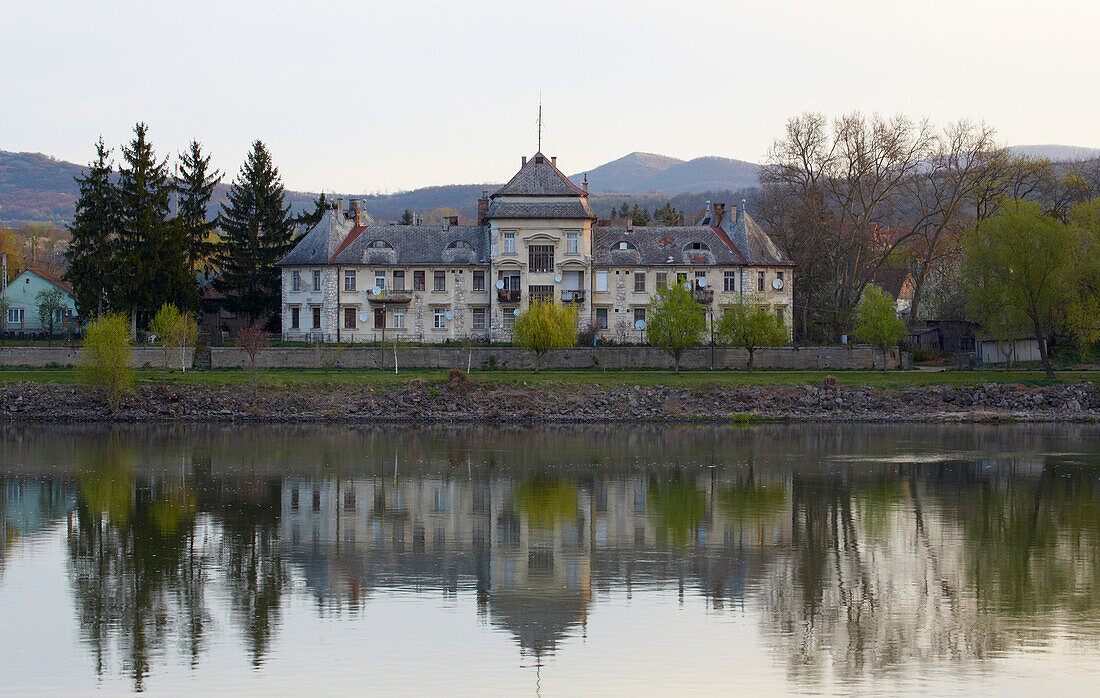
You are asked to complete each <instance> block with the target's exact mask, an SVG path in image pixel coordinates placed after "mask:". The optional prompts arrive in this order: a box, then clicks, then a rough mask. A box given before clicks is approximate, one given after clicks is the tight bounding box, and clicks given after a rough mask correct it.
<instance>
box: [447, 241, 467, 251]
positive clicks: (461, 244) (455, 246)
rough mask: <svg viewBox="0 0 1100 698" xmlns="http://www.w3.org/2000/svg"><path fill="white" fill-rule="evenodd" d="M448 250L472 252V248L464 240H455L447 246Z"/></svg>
mask: <svg viewBox="0 0 1100 698" xmlns="http://www.w3.org/2000/svg"><path fill="white" fill-rule="evenodd" d="M447 249H448V250H472V249H474V246H473V245H471V244H470V243H468V242H466V241H465V240H455V241H454V242H452V243H451V244H450V245H447Z"/></svg>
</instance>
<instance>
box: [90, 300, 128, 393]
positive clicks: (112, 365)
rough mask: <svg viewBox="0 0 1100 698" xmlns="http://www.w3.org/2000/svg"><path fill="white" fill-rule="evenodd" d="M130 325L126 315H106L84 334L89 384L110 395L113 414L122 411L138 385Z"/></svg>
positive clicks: (98, 319)
mask: <svg viewBox="0 0 1100 698" xmlns="http://www.w3.org/2000/svg"><path fill="white" fill-rule="evenodd" d="M129 324H130V323H129V319H128V318H127V317H126V316H125V315H121V314H118V313H112V314H106V315H101V316H100V317H98V318H97V319H95V320H94V321H92V322H91V324H89V325H88V327H87V330H86V331H85V333H84V344H83V348H84V360H83V371H84V375H85V377H86V379H87V380H88V382H89V383H91V384H92V385H97V386H100V387H102V388H103V389H104V390H105V391H106V394H107V404H108V405H109V406H110V408H111V410H112V411H113V410H117V409H118V405H119V401H121V400H122V396H123V395H124V394H125V393H126V391H127V390H129V388H130V385H131V384H132V383H133V381H134V372H133V369H131V368H130V328H129Z"/></svg>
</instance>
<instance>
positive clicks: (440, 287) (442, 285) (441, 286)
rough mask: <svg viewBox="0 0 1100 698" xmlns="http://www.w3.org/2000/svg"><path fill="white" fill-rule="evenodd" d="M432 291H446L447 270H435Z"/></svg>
mask: <svg viewBox="0 0 1100 698" xmlns="http://www.w3.org/2000/svg"><path fill="white" fill-rule="evenodd" d="M432 283H433V285H432V290H433V291H446V290H447V272H445V271H437V272H436V273H435V277H434V281H433V282H432Z"/></svg>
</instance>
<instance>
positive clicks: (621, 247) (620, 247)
mask: <svg viewBox="0 0 1100 698" xmlns="http://www.w3.org/2000/svg"><path fill="white" fill-rule="evenodd" d="M637 250H638V248H637V247H635V246H634V244H633V243H630V242H627V241H626V240H619V241H618V242H616V243H615V244H614V245H612V246H611V251H612V252H626V251H635V252H636V251H637Z"/></svg>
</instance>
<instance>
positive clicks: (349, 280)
mask: <svg viewBox="0 0 1100 698" xmlns="http://www.w3.org/2000/svg"><path fill="white" fill-rule="evenodd" d="M344 290H345V291H354V290H355V270H354V269H347V270H345V271H344Z"/></svg>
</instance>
